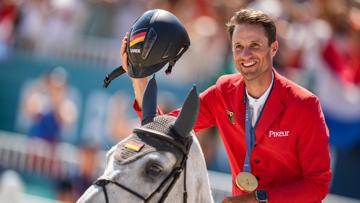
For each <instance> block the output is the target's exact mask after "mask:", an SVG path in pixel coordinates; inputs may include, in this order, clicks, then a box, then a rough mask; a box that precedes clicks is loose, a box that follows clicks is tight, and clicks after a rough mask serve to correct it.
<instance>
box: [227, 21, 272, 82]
mask: <svg viewBox="0 0 360 203" xmlns="http://www.w3.org/2000/svg"><path fill="white" fill-rule="evenodd" d="M231 41H232V51H233V59H234V63H235V66H236V69H237V70H238V71H239V72H240V73H241V74H242V75H243V76H244V78H245V80H248V81H251V80H256V79H261V78H262V76H265V75H269V74H266V73H271V71H272V66H273V64H272V59H273V57H274V56H275V54H276V51H277V48H278V42H277V41H275V42H273V43H272V44H271V45H270V46H269V43H268V38H267V37H266V34H265V30H264V28H263V27H262V26H261V25H253V24H241V25H236V26H235V29H234V32H233V36H232V40H231ZM270 75H271V74H270Z"/></svg>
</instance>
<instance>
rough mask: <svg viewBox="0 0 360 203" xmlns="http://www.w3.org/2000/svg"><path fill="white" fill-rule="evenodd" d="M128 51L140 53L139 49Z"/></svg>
mask: <svg viewBox="0 0 360 203" xmlns="http://www.w3.org/2000/svg"><path fill="white" fill-rule="evenodd" d="M130 53H138V54H140V49H130Z"/></svg>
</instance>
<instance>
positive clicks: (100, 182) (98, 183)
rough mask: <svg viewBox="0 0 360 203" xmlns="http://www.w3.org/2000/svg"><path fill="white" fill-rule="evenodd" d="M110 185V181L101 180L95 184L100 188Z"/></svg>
mask: <svg viewBox="0 0 360 203" xmlns="http://www.w3.org/2000/svg"><path fill="white" fill-rule="evenodd" d="M108 183H110V181H109V180H106V179H99V180H97V181H96V182H95V185H98V186H101V187H102V186H105V185H107V184H108Z"/></svg>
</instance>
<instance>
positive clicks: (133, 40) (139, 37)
mask: <svg viewBox="0 0 360 203" xmlns="http://www.w3.org/2000/svg"><path fill="white" fill-rule="evenodd" d="M145 36H146V32H140V33H138V34H135V35H134V36H132V37H131V38H130V47H132V46H134V45H136V44H137V43H140V42H143V41H144V40H145Z"/></svg>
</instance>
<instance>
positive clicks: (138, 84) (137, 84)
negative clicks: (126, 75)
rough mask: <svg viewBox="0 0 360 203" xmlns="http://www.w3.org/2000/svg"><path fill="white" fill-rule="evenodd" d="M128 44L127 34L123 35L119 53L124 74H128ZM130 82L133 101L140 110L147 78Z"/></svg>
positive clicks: (134, 79) (133, 79)
mask: <svg viewBox="0 0 360 203" xmlns="http://www.w3.org/2000/svg"><path fill="white" fill-rule="evenodd" d="M128 42H129V33H128V32H127V33H126V34H125V37H124V39H123V40H122V43H121V51H120V55H121V61H122V67H123V68H124V70H125V71H126V72H128V70H129V64H128V56H127V53H126V45H127V43H128ZM131 80H132V83H133V88H134V94H135V99H136V101H137V103H138V105H139V107H140V108H141V107H142V101H143V97H144V92H145V88H146V85H147V83H148V80H149V79H148V78H147V77H145V78H131Z"/></svg>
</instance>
